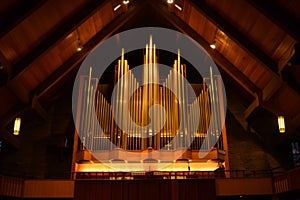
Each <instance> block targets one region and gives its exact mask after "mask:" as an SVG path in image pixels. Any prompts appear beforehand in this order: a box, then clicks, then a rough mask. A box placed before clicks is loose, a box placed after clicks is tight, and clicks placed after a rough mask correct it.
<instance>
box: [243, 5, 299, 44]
mask: <svg viewBox="0 0 300 200" xmlns="http://www.w3.org/2000/svg"><path fill="white" fill-rule="evenodd" d="M247 1H248V2H249V3H250V4H251V5H252V6H253V7H254V8H256V9H257V10H258V11H260V13H262V14H263V15H264V16H266V17H267V18H268V19H270V20H271V21H272V22H273V23H275V24H276V25H277V26H278V27H280V28H281V30H283V31H285V32H286V33H287V34H289V35H290V36H291V37H293V38H294V39H295V40H297V41H300V31H299V27H300V22H299V20H296V19H295V18H294V17H293V16H291V15H290V14H289V13H287V12H286V11H285V10H284V9H283V8H282V7H280V5H278V4H277V3H276V1H273V0H264V1H261V0H247ZM297 27H298V28H297Z"/></svg>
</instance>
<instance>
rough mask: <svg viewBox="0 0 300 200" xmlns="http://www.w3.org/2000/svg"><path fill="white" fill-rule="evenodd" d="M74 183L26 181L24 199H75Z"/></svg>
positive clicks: (66, 181) (63, 181)
mask: <svg viewBox="0 0 300 200" xmlns="http://www.w3.org/2000/svg"><path fill="white" fill-rule="evenodd" d="M73 196H74V181H69V180H26V181H25V182H24V189H23V197H24V198H73Z"/></svg>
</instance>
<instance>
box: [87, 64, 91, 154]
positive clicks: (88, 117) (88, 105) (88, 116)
mask: <svg viewBox="0 0 300 200" xmlns="http://www.w3.org/2000/svg"><path fill="white" fill-rule="evenodd" d="M91 78H92V68H91V67H90V73H89V79H88V80H89V81H88V94H87V118H86V119H87V140H86V145H87V146H88V148H90V140H91V136H90V135H91V134H90V131H91V130H90V127H91V123H90V122H91V121H90V120H91V117H90V116H91V115H90V114H91V102H90V101H91Z"/></svg>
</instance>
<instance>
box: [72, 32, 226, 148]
mask: <svg viewBox="0 0 300 200" xmlns="http://www.w3.org/2000/svg"><path fill="white" fill-rule="evenodd" d="M157 59H158V58H157V50H156V46H155V44H152V38H151V37H150V42H149V44H147V45H146V49H145V53H144V67H143V84H141V86H140V84H139V82H138V81H137V79H136V77H135V75H134V73H132V71H131V70H130V68H129V65H128V61H127V60H126V59H125V58H124V50H122V54H121V59H120V60H118V64H117V65H116V67H115V76H114V77H115V78H114V84H115V90H116V92H115V93H114V95H115V96H114V101H112V102H111V103H110V102H109V101H108V100H107V98H106V97H105V96H104V95H103V94H102V93H101V92H100V89H99V87H101V85H99V80H98V78H93V77H92V68H90V73H89V75H87V76H82V77H81V82H80V89H79V90H80V91H79V102H80V103H79V104H78V117H77V118H78V119H77V121H76V123H79V128H80V130H79V133H81V135H80V136H81V137H80V138H81V149H85V148H87V149H88V150H90V151H98V150H112V149H115V148H122V149H125V150H130V151H142V150H145V149H148V148H153V149H155V150H166V151H171V150H176V149H180V148H183V147H188V146H189V147H190V148H191V149H192V150H199V149H207V150H209V149H211V148H212V147H213V146H216V147H218V148H220V149H222V148H223V144H222V139H221V137H220V138H219V142H218V143H217V144H216V143H215V141H216V140H217V138H218V137H219V136H221V132H222V127H220V123H219V122H220V120H221V119H220V118H221V113H220V109H222V107H220V105H221V103H223V102H222V90H221V89H220V88H221V77H219V76H215V75H213V73H212V69H211V68H210V77H206V78H203V84H201V87H202V89H201V92H200V94H199V95H198V96H197V98H196V99H194V100H193V101H192V102H189V98H188V97H189V94H188V93H189V92H188V89H187V85H186V81H184V79H185V77H186V66H185V65H184V64H181V61H180V51H179V50H178V55H177V59H176V60H175V61H174V64H173V70H171V68H170V73H169V74H168V76H167V77H166V79H165V81H164V82H163V83H162V84H156V83H158V82H159V80H160V77H159V66H158V63H157ZM125 75H126V76H127V77H128V78H122V77H124V76H125ZM117 82H118V84H117ZM207 83H209V84H207ZM170 88H175V89H176V91H177V95H175V94H174V91H172V90H171V89H170ZM129 91H134V92H133V93H132V94H130V92H129ZM155 104H159V105H161V106H162V107H163V108H164V112H163V111H161V112H159V113H158V114H157V113H156V115H155V116H156V118H155V119H151V118H150V116H151V115H152V114H153V113H151V109H150V108H151V106H153V105H155ZM112 106H114V108H115V109H116V112H115V114H113V113H114V112H113V109H112ZM124 106H127V107H128V112H129V115H130V117H129V118H128V117H127V116H128V113H126V112H125V111H124V109H122V108H123V107H124ZM196 107H199V108H200V113H198V114H199V115H200V118H198V117H197V116H196V114H195V112H191V111H193V110H195V109H196ZM93 109H94V111H93ZM93 114H94V115H96V117H94V116H93ZM162 119H164V120H162ZM151 120H153V121H152V122H151ZM198 120H199V121H198ZM116 121H118V122H119V123H120V124H117V123H116ZM148 124H151V125H150V126H148V127H147V128H146V129H145V128H142V127H145V126H147V125H148ZM193 124H198V126H197V127H196V128H193ZM136 125H138V126H136ZM157 127H161V129H160V130H158V128H157ZM175 136H176V140H174V138H175Z"/></svg>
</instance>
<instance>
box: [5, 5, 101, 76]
mask: <svg viewBox="0 0 300 200" xmlns="http://www.w3.org/2000/svg"><path fill="white" fill-rule="evenodd" d="M103 2H104V0H99V1H92V2H91V3H90V4H88V5H87V6H85V7H84V8H82V9H81V11H80V12H79V13H75V14H74V16H73V17H71V18H70V19H71V20H70V21H68V22H67V23H63V24H61V25H60V26H59V27H57V28H56V30H54V31H53V33H52V34H51V35H50V36H49V37H48V38H46V39H45V40H44V41H42V42H41V43H40V45H38V46H37V47H35V48H34V49H33V50H32V51H30V52H29V55H27V56H25V57H24V59H22V60H21V61H20V62H19V63H17V64H16V65H15V66H14V69H13V73H12V75H11V77H10V78H11V79H12V78H15V77H16V76H19V75H20V74H22V72H24V71H25V70H26V69H27V68H28V67H30V64H31V63H32V62H33V61H34V60H36V59H37V58H38V57H40V56H41V55H43V54H44V53H45V52H47V50H48V49H49V48H51V47H53V46H54V45H55V44H57V43H58V42H59V41H61V40H62V39H63V38H65V37H66V36H67V35H68V34H69V33H71V32H72V31H73V30H74V29H76V28H77V27H78V26H79V25H80V24H82V23H83V22H84V21H86V20H87V19H88V18H89V17H90V16H92V15H93V14H94V13H95V12H96V11H97V9H98V8H99V7H100V6H101V5H102V4H103Z"/></svg>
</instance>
